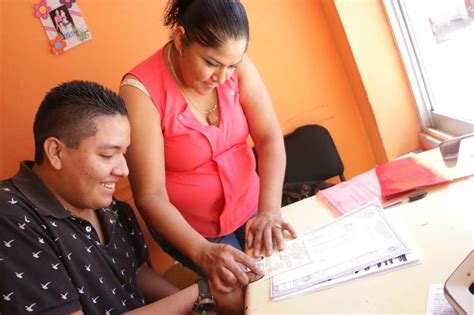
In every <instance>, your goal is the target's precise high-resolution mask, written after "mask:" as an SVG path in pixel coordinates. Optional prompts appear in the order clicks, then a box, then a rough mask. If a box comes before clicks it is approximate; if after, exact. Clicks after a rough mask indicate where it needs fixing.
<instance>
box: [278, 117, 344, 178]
mask: <svg viewBox="0 0 474 315" xmlns="http://www.w3.org/2000/svg"><path fill="white" fill-rule="evenodd" d="M284 142H285V149H286V172H285V183H288V182H305V181H316V180H321V181H324V180H326V179H329V178H331V177H334V176H339V178H340V180H341V181H344V180H345V178H344V174H343V173H344V165H343V163H342V160H341V157H340V156H339V153H338V152H337V149H336V145H335V144H334V141H333V140H332V137H331V135H330V134H329V132H328V131H327V129H326V128H324V127H322V126H319V125H305V126H302V127H299V128H297V129H296V130H295V131H293V132H292V133H290V134H288V135H286V136H285V137H284Z"/></svg>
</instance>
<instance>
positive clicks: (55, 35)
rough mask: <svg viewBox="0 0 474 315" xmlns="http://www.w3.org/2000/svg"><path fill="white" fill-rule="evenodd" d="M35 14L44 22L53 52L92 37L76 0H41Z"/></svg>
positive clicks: (60, 50)
mask: <svg viewBox="0 0 474 315" xmlns="http://www.w3.org/2000/svg"><path fill="white" fill-rule="evenodd" d="M34 15H35V17H37V18H38V19H39V20H40V21H41V23H42V24H43V28H44V30H45V32H46V35H47V36H48V39H49V42H50V46H51V52H52V53H53V54H56V55H59V54H62V53H63V52H64V51H66V50H68V49H71V48H73V47H75V46H77V45H79V44H82V43H84V42H86V41H88V40H91V39H92V36H91V34H90V31H89V29H88V28H87V25H86V23H85V21H84V17H83V16H82V12H81V10H80V9H79V6H78V5H77V2H76V0H41V1H40V2H38V3H37V4H35V5H34Z"/></svg>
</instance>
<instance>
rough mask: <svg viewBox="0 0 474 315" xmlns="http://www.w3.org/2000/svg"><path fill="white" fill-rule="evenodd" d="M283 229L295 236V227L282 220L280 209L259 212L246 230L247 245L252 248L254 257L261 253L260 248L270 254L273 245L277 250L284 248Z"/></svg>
mask: <svg viewBox="0 0 474 315" xmlns="http://www.w3.org/2000/svg"><path fill="white" fill-rule="evenodd" d="M283 231H288V232H289V233H290V235H291V236H292V237H293V238H295V237H296V231H295V229H294V228H293V227H292V226H291V225H290V224H289V223H286V222H284V221H283V218H282V217H281V212H280V210H278V211H262V212H259V213H258V215H257V217H256V218H255V220H254V221H253V222H252V223H251V225H250V228H249V230H248V233H247V238H246V242H247V247H248V248H253V255H254V257H259V256H260V255H262V250H265V252H266V254H267V255H268V256H270V255H272V254H273V249H274V247H276V248H278V250H279V251H281V250H283V249H284V248H285V239H284V238H283Z"/></svg>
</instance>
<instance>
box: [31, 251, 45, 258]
mask: <svg viewBox="0 0 474 315" xmlns="http://www.w3.org/2000/svg"><path fill="white" fill-rule="evenodd" d="M42 252H43V251H41V250H40V251H39V252H36V253H35V252H31V254H32V255H33V257H34V258H39V254H41V253H42Z"/></svg>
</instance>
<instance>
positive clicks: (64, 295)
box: [61, 292, 69, 300]
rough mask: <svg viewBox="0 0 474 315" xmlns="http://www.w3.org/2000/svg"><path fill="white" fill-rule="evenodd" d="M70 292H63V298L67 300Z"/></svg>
mask: <svg viewBox="0 0 474 315" xmlns="http://www.w3.org/2000/svg"><path fill="white" fill-rule="evenodd" d="M68 294H69V292H66V293H63V294H61V299H63V300H67V295H68Z"/></svg>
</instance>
